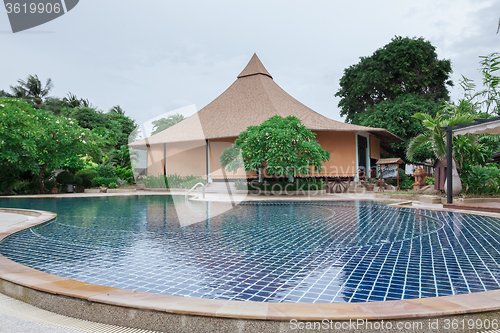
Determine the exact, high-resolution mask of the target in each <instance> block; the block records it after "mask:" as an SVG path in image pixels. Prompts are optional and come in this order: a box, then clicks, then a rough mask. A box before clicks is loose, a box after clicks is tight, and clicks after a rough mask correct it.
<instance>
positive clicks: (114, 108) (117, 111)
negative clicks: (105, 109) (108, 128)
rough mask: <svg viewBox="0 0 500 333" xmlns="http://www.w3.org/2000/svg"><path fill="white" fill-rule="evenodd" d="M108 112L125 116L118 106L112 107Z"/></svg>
mask: <svg viewBox="0 0 500 333" xmlns="http://www.w3.org/2000/svg"><path fill="white" fill-rule="evenodd" d="M109 112H114V113H118V114H123V115H124V114H125V111H123V109H122V108H121V106H119V105H116V106H113V107H112V108H111V109H109Z"/></svg>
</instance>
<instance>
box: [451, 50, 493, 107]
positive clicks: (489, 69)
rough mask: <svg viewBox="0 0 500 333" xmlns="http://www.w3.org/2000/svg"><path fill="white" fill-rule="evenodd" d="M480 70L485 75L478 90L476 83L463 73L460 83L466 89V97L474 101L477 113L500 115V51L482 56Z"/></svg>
mask: <svg viewBox="0 0 500 333" xmlns="http://www.w3.org/2000/svg"><path fill="white" fill-rule="evenodd" d="M479 58H481V61H480V62H479V65H480V69H479V70H480V71H481V73H482V75H483V82H482V83H483V87H482V89H480V90H477V87H476V84H475V83H474V81H473V80H470V79H468V78H466V77H464V76H463V75H462V80H461V81H460V85H461V86H462V89H463V90H464V99H465V100H467V101H469V102H471V103H473V104H474V108H475V111H476V112H477V113H484V114H486V115H495V116H496V115H500V76H496V75H495V72H498V71H500V53H499V52H495V53H491V54H489V55H487V56H480V57H479Z"/></svg>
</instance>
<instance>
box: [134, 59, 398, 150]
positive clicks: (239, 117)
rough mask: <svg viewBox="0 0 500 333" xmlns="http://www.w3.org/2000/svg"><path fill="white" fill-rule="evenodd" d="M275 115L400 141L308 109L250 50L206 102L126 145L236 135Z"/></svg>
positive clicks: (323, 128) (381, 131)
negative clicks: (219, 90)
mask: <svg viewBox="0 0 500 333" xmlns="http://www.w3.org/2000/svg"><path fill="white" fill-rule="evenodd" d="M275 115H279V116H281V117H286V116H290V115H293V116H296V117H297V118H299V119H300V120H301V121H302V123H303V124H304V125H305V126H306V127H307V128H308V129H310V130H313V131H356V132H359V131H363V132H368V133H370V134H373V135H375V136H377V137H379V138H380V139H381V140H382V141H383V142H386V143H387V142H401V141H403V140H401V139H400V138H399V137H397V136H396V135H394V134H392V133H391V132H389V131H387V130H385V129H382V128H372V127H365V126H359V125H353V124H346V123H343V122H339V121H336V120H333V119H330V118H327V117H325V116H323V115H321V114H319V113H317V112H315V111H313V110H311V109H310V108H308V107H307V106H305V105H304V104H302V103H300V102H299V101H297V100H296V99H295V98H293V97H292V96H290V95H289V94H288V93H287V92H286V91H284V90H283V89H282V88H281V87H280V86H279V85H278V84H276V82H274V80H273V77H272V76H271V74H270V73H269V72H268V71H267V69H266V68H265V67H264V65H263V64H262V62H261V61H260V59H259V58H258V57H257V55H256V54H254V55H253V56H252V58H251V59H250V62H249V63H248V64H247V66H246V67H245V69H243V71H242V72H241V73H240V74H239V75H238V77H237V79H236V81H235V82H234V83H233V84H232V85H231V86H230V87H229V88H227V89H226V91H224V92H223V93H222V94H221V95H220V96H219V97H217V98H216V99H215V100H213V101H212V102H211V103H210V104H208V105H207V106H205V107H204V108H203V109H201V110H200V111H198V112H197V113H196V114H194V115H192V116H191V117H188V118H187V119H185V120H183V121H182V122H180V123H178V124H176V125H174V126H172V127H170V128H168V129H166V130H164V131H162V132H160V133H157V134H155V135H152V136H150V137H149V138H146V139H144V140H141V141H138V142H134V143H132V144H130V146H131V147H134V146H137V147H139V146H144V145H145V144H149V145H152V144H160V143H172V142H182V141H193V140H203V139H220V138H231V137H237V136H238V135H239V134H240V133H241V132H243V131H244V130H246V128H247V127H248V126H255V125H259V124H261V123H262V122H264V121H265V120H267V119H269V118H270V117H272V116H275ZM200 125H201V130H193V129H200Z"/></svg>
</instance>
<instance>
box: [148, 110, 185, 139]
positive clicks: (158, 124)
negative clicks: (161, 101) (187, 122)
mask: <svg viewBox="0 0 500 333" xmlns="http://www.w3.org/2000/svg"><path fill="white" fill-rule="evenodd" d="M184 119H185V117H184V116H183V115H182V114H180V113H176V114H174V115H171V116H168V117H167V118H161V119H158V120H155V121H153V125H154V126H153V133H151V134H156V133H160V132H161V131H164V130H166V129H167V128H169V127H171V126H174V125H175V124H177V123H180V122H181V121H183V120H184Z"/></svg>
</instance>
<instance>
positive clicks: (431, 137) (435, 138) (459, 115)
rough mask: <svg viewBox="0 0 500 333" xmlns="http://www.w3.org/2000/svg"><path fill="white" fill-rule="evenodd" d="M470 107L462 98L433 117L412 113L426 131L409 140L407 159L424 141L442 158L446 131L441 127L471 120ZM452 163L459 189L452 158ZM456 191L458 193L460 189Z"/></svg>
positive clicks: (437, 156) (460, 186)
mask: <svg viewBox="0 0 500 333" xmlns="http://www.w3.org/2000/svg"><path fill="white" fill-rule="evenodd" d="M471 107H472V104H471V103H470V102H468V101H465V100H462V101H461V102H460V104H459V105H458V106H455V105H452V104H447V105H446V106H445V107H444V108H443V112H442V113H441V112H438V113H437V114H436V116H435V117H434V118H432V116H430V115H428V114H426V113H416V114H414V115H413V117H414V118H416V119H418V120H420V121H421V122H422V125H423V126H424V127H425V128H426V132H425V133H424V134H420V135H419V136H417V137H415V138H413V139H412V140H411V141H410V142H409V144H408V148H407V150H406V156H407V158H408V160H409V161H413V155H414V154H415V152H416V150H417V149H418V148H419V147H420V146H422V145H424V144H426V143H430V144H431V146H432V150H433V151H434V155H435V156H436V158H438V159H443V158H444V157H445V156H446V141H445V136H446V132H445V131H443V130H442V127H449V126H455V125H458V124H467V123H471V122H473V121H474V116H473V114H472V113H471V112H470V111H471V110H472V109H471ZM452 164H453V165H452V174H453V183H454V184H456V185H457V189H458V188H460V189H461V188H462V185H461V182H460V177H459V176H458V172H457V168H456V164H455V161H454V160H453V161H452ZM445 188H446V187H445ZM454 192H455V190H454ZM458 192H459V193H460V191H458Z"/></svg>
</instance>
